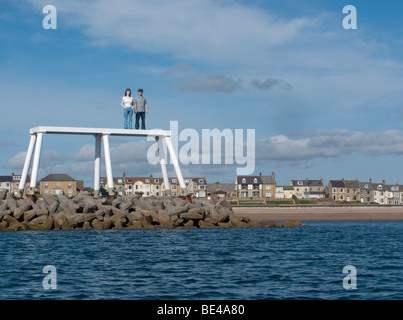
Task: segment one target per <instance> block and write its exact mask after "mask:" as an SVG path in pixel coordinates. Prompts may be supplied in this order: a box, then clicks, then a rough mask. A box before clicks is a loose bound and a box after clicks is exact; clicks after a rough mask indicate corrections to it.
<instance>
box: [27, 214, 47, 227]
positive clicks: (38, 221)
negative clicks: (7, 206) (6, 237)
mask: <svg viewBox="0 0 403 320" xmlns="http://www.w3.org/2000/svg"><path fill="white" fill-rule="evenodd" d="M47 218H48V217H47V216H45V215H42V216H39V217H37V218H35V219H32V220H31V221H30V222H29V224H30V225H31V224H42V223H44V222H45V221H46V219H47Z"/></svg>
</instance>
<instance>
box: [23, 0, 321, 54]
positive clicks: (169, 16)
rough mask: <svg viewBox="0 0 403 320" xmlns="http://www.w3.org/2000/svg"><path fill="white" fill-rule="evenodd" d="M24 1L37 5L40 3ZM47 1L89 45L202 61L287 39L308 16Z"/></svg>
mask: <svg viewBox="0 0 403 320" xmlns="http://www.w3.org/2000/svg"><path fill="white" fill-rule="evenodd" d="M29 1H30V2H31V3H33V4H34V5H36V6H37V7H38V8H40V7H43V5H45V4H46V1H42V0H29ZM53 4H54V5H55V6H56V8H57V10H58V12H60V16H61V15H62V14H63V15H64V17H65V18H64V20H63V22H64V23H66V24H67V25H73V26H78V27H80V28H82V31H83V32H84V33H85V34H87V35H88V36H89V37H90V39H91V42H92V44H94V45H98V46H105V45H106V46H110V45H115V46H123V47H129V48H131V49H134V50H136V51H140V52H145V53H147V52H159V53H161V52H163V53H166V54H169V55H171V56H173V57H176V58H185V59H189V58H192V59H201V60H207V61H211V60H213V61H220V60H222V59H232V58H233V57H237V58H238V59H243V58H244V57H245V56H250V55H251V54H252V55H253V54H255V53H256V52H259V51H262V50H267V49H269V48H273V47H275V46H280V45H283V44H286V43H291V42H292V41H293V40H295V38H296V37H297V36H298V35H299V34H300V32H301V31H302V30H303V29H304V28H305V27H309V26H312V25H313V22H312V20H310V19H306V18H298V19H288V20H286V19H284V20H280V19H277V18H275V17H274V15H272V14H270V13H268V12H265V11H262V10H259V9H258V8H253V7H250V6H246V5H241V4H239V3H235V2H233V1H213V0H192V1H184V0H171V1H165V0H156V1H140V0H135V1H133V0H131V1H129V0H116V1H109V0H99V1H96V2H94V1H81V0H80V1H78V0H70V1H53ZM243 44H244V45H243Z"/></svg>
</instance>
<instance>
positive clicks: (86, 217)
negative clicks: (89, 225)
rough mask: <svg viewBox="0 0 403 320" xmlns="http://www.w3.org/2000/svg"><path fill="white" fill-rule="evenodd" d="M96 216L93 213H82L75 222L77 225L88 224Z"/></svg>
mask: <svg viewBox="0 0 403 320" xmlns="http://www.w3.org/2000/svg"><path fill="white" fill-rule="evenodd" d="M96 216H97V215H96V214H95V213H82V214H80V215H79V216H78V217H77V218H76V221H77V223H82V222H88V221H92V220H93V219H95V218H96Z"/></svg>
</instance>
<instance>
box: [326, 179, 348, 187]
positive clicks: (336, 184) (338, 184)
mask: <svg viewBox="0 0 403 320" xmlns="http://www.w3.org/2000/svg"><path fill="white" fill-rule="evenodd" d="M329 185H331V186H332V187H334V188H345V185H344V181H343V180H330V181H329Z"/></svg>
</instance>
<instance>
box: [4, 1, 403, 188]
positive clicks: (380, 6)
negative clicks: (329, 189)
mask: <svg viewBox="0 0 403 320" xmlns="http://www.w3.org/2000/svg"><path fill="white" fill-rule="evenodd" d="M48 4H52V5H54V6H55V7H56V9H57V29H56V30H45V29H44V28H43V27H42V20H43V18H44V17H45V14H43V13H42V8H43V7H44V6H45V5H48ZM346 5H354V6H355V7H356V9H357V15H358V16H357V17H358V29H357V30H345V29H344V28H343V26H342V21H343V19H344V17H345V15H344V14H343V13H342V10H343V7H344V6H346ZM0 9H1V11H0V48H1V50H0V70H1V72H0V105H1V117H0V134H1V135H0V174H1V175H8V174H10V173H11V172H15V173H20V172H21V171H22V165H23V161H24V155H25V152H26V149H27V146H28V142H29V129H30V128H32V127H35V126H38V125H52V126H82V127H107V128H122V126H123V115H122V111H121V106H120V101H121V97H122V95H123V93H124V90H125V89H126V88H131V89H132V90H133V91H134V92H136V91H137V89H138V88H140V87H141V88H143V89H144V96H146V97H147V99H148V102H149V111H150V113H149V115H148V116H147V119H146V120H147V126H148V128H150V129H151V128H163V129H169V126H170V121H178V124H179V130H183V129H186V128H193V129H195V130H197V131H198V132H200V133H201V130H202V129H214V128H218V129H220V130H223V129H226V128H229V129H231V130H235V129H244V130H245V131H246V129H255V133H256V169H255V174H259V172H262V173H263V174H271V172H272V171H274V172H275V174H276V178H277V182H278V184H284V185H285V184H289V181H290V179H301V178H309V179H320V178H323V179H324V180H325V182H326V181H328V180H329V179H341V178H345V179H359V180H361V181H366V180H368V179H369V178H370V177H371V178H372V180H373V181H380V180H383V179H385V180H386V182H387V183H391V184H392V183H397V182H398V183H403V172H402V171H401V170H400V167H399V165H398V164H399V162H400V161H401V159H402V158H403V134H402V131H401V129H400V128H401V126H402V124H403V109H402V107H403V60H402V57H403V50H402V48H403V40H402V33H403V32H402V31H403V28H402V23H401V12H403V3H401V2H400V1H391V0H388V1H378V0H371V1H364V0H361V1H353V2H349V1H339V0H323V1H320V2H319V1H311V0H309V1H308V0H304V1H301V0H285V1H263V0H261V1H258V0H256V1H236V0H222V1H213V0H194V1H184V0H172V1H166V0H164V1H163V0H157V1H136V0H135V1H129V0H118V1H107V0H99V1H78V0H70V1H52V0H46V1H42V0H27V1H18V2H16V1H11V0H10V1H8V0H5V1H4V0H3V1H2V2H1V4H0ZM93 144H94V139H93V138H91V137H85V138H82V137H72V136H45V139H44V143H43V149H42V150H43V154H42V157H41V162H40V171H39V178H42V177H44V176H45V175H47V174H48V173H68V174H70V175H71V176H73V177H74V178H76V179H83V180H85V182H86V185H88V186H91V185H92V179H93V154H94V147H93ZM150 144H151V143H150V142H147V141H144V140H141V139H137V140H136V139H135V140H133V139H128V138H119V139H116V138H115V139H111V147H112V152H113V153H112V162H113V174H114V176H121V175H122V173H123V172H126V173H127V175H130V176H144V175H149V174H153V175H155V176H160V175H161V174H160V168H159V166H153V165H150V164H148V163H147V159H146V157H145V154H146V152H147V150H148V148H149V146H150ZM181 167H182V170H183V173H184V175H185V176H206V177H207V180H208V182H215V181H222V182H231V181H234V177H235V174H236V167H237V166H236V165H224V164H222V165H187V166H184V165H182V166H181ZM104 172H105V170H104V169H103V174H104ZM170 174H172V170H171V171H170Z"/></svg>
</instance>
